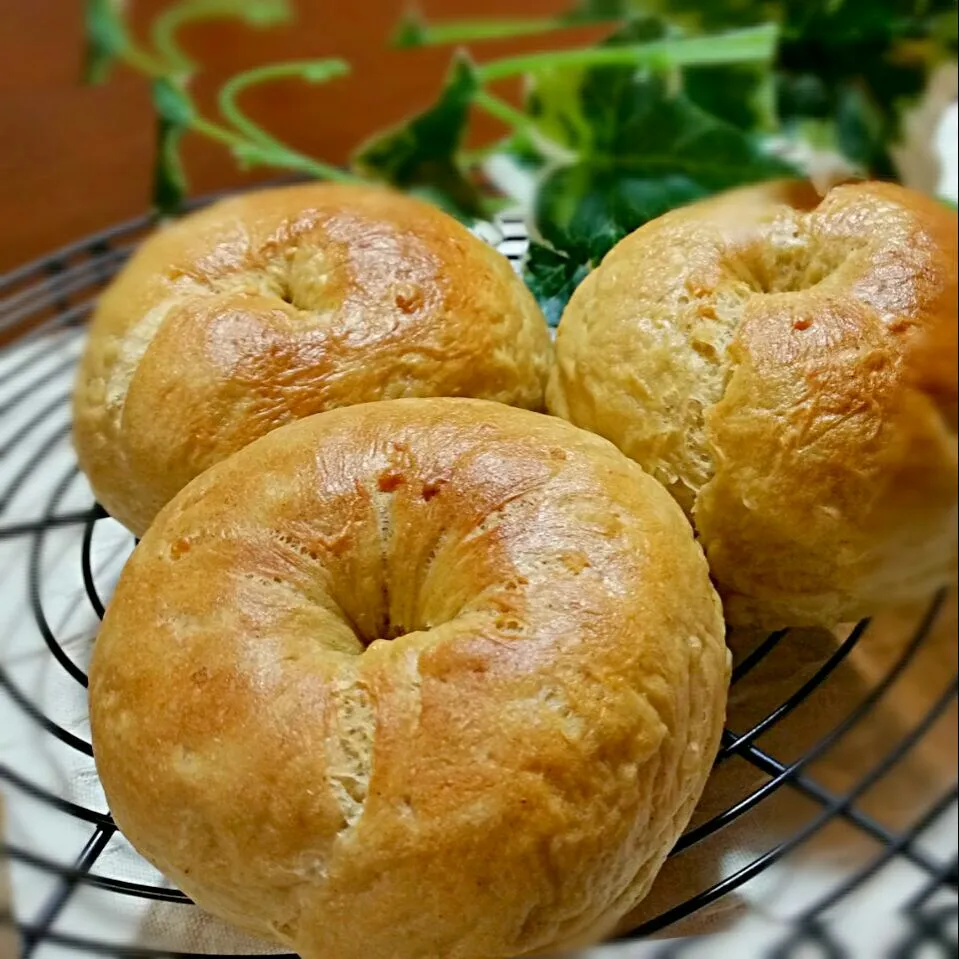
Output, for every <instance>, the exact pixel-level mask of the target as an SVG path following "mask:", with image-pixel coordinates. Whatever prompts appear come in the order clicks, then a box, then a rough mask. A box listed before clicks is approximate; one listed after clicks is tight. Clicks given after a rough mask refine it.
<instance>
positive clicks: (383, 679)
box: [90, 399, 729, 959]
mask: <svg viewBox="0 0 959 959" xmlns="http://www.w3.org/2000/svg"><path fill="white" fill-rule="evenodd" d="M728 675H729V663H728V653H727V650H726V647H725V644H724V638H723V623H722V618H721V610H720V605H719V599H718V597H717V595H716V593H715V591H714V590H713V588H712V586H711V584H710V582H709V577H708V571H707V567H706V562H705V559H704V557H703V554H702V551H701V550H700V548H699V546H698V545H697V544H696V542H695V540H694V537H693V533H692V530H691V528H690V526H689V524H688V522H687V521H686V519H685V517H684V516H683V513H682V511H681V510H680V509H679V507H678V506H677V505H676V504H675V502H674V501H673V500H672V499H671V498H670V497H669V496H668V495H667V493H666V492H665V491H664V490H663V489H662V487H661V486H660V485H659V484H658V483H656V482H655V481H654V480H652V479H650V478H649V477H648V476H647V475H646V474H645V473H644V472H643V471H642V470H641V469H640V468H639V467H638V466H636V464H635V463H633V462H631V461H630V460H628V459H627V458H626V457H624V456H623V455H622V454H621V453H620V452H619V451H618V450H617V449H616V448H615V447H614V446H613V445H612V444H611V443H609V442H607V441H606V440H604V439H602V438H600V437H597V436H594V435H592V434H590V433H587V432H585V431H582V430H579V429H577V428H575V427H573V426H571V425H570V424H568V423H565V422H563V421H562V420H559V419H556V418H553V417H547V416H543V415H541V414H536V413H532V412H527V411H523V410H519V409H513V408H509V407H507V406H503V405H501V404H496V403H490V402H485V401H481V400H470V399H401V400H394V401H387V402H381V403H371V404H365V405H358V406H351V407H348V408H344V409H340V410H336V411H333V412H330V413H323V414H321V415H318V416H314V417H308V418H305V419H302V420H300V421H299V422H297V423H294V424H291V425H288V426H284V427H282V428H280V429H278V430H276V431H274V432H272V433H270V434H269V435H268V436H266V437H264V438H263V439H260V440H258V441H256V442H255V443H253V444H252V445H251V446H249V447H247V448H246V449H244V450H243V451H241V452H239V453H237V454H236V455H234V456H232V457H230V458H229V459H227V460H225V461H223V462H221V463H219V464H218V465H216V466H214V467H213V468H212V469H210V470H208V471H207V472H205V473H204V474H203V475H202V476H200V477H199V478H197V479H196V480H194V481H193V482H191V483H190V484H189V485H188V486H187V487H186V488H185V489H184V490H183V491H182V492H181V493H180V494H179V495H178V496H176V497H175V498H174V500H173V501H172V502H171V503H170V504H169V505H168V506H167V507H166V508H165V509H164V510H163V511H162V512H161V514H160V516H159V517H158V519H157V521H156V522H155V523H154V524H153V526H152V527H151V529H150V530H149V531H148V532H147V534H146V536H145V537H144V538H143V540H142V542H141V543H140V545H139V546H138V548H137V549H136V551H135V553H134V555H133V557H132V558H131V560H130V562H129V563H128V565H127V567H126V568H125V570H124V571H123V575H122V577H121V580H120V583H119V585H118V587H117V591H116V594H115V597H114V599H113V601H112V603H111V604H110V607H109V609H108V611H107V614H106V618H105V620H104V623H103V629H102V632H101V634H100V636H99V639H98V641H97V644H96V649H95V653H94V658H93V663H92V667H91V673H90V695H91V709H92V728H93V738H94V747H95V753H96V760H97V765H98V770H99V773H100V776H101V778H102V781H103V785H104V788H105V790H106V793H107V796H108V799H109V803H110V808H111V810H112V811H113V813H114V815H115V817H116V820H117V822H118V824H119V826H120V828H121V829H122V830H123V831H124V833H125V834H126V835H127V836H128V837H129V839H130V841H131V842H132V843H133V844H134V846H135V847H136V848H137V849H138V850H139V851H140V852H141V853H143V854H144V855H145V856H146V857H147V858H148V859H149V860H150V861H152V862H153V863H154V864H156V866H157V867H158V868H159V869H160V870H162V871H163V872H164V873H165V874H166V875H167V876H169V877H170V879H171V880H173V881H174V882H175V883H176V884H177V885H178V886H179V887H180V888H182V889H183V890H184V891H185V892H187V893H188V894H189V895H190V896H192V897H193V898H194V899H195V900H196V901H197V902H198V903H199V904H200V905H201V906H202V907H203V908H205V909H207V910H209V911H211V912H213V913H215V914H217V915H219V916H221V917H223V918H225V919H228V920H231V921H233V922H234V923H236V924H237V925H239V926H242V927H243V928H245V929H247V930H249V931H250V932H253V933H255V934H259V935H261V936H267V937H272V938H273V939H275V940H276V941H278V942H279V943H282V944H283V945H284V946H285V947H288V948H290V949H293V950H295V951H297V952H298V953H300V954H301V955H303V956H306V957H308V959H330V957H337V959H397V957H403V959H437V957H441V956H442V957H444V959H509V957H514V956H519V955H524V954H531V953H535V952H540V951H546V950H550V949H555V948H559V947H560V946H565V945H575V944H578V943H581V942H586V941H590V940H592V939H595V938H596V937H598V936H600V935H602V934H604V933H606V932H608V931H609V930H611V929H612V928H613V926H614V925H615V923H616V921H617V919H618V918H620V917H621V916H622V915H624V914H625V913H626V912H627V911H628V910H630V909H631V908H633V907H634V906H635V905H636V903H637V902H638V901H639V900H640V899H641V898H642V897H643V896H644V895H645V893H646V891H647V890H648V888H649V886H650V883H651V882H652V880H653V877H654V876H655V874H656V872H657V871H658V869H659V868H660V866H661V865H662V862H663V860H664V858H665V856H666V853H667V852H668V850H669V849H670V848H671V847H672V845H673V844H674V842H675V841H676V839H677V837H678V836H679V835H680V833H681V831H682V829H683V828H684V826H685V825H686V823H687V821H688V819H689V817H690V814H691V813H692V810H693V807H694V805H695V803H696V802H697V800H698V798H699V796H700V793H701V791H702V788H703V785H704V783H705V780H706V776H707V774H708V772H709V769H710V766H711V763H712V760H713V758H714V757H715V754H716V750H717V747H718V742H719V736H720V732H721V728H722V722H723V716H724V709H725V700H726V688H727V682H728Z"/></svg>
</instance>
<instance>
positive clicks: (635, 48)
mask: <svg viewBox="0 0 959 959" xmlns="http://www.w3.org/2000/svg"><path fill="white" fill-rule="evenodd" d="M777 36H778V32H777V29H776V27H775V25H773V24H769V25H764V26H761V27H751V28H749V29H746V30H735V31H731V32H729V33H724V34H719V35H717V36H710V37H690V38H688V39H678V40H657V41H654V42H652V43H639V44H631V45H629V46H622V47H586V48H582V49H576V50H550V51H544V52H542V53H529V54H525V55H522V56H517V57H507V58H506V59H504V60H494V61H493V62H492V63H485V64H481V65H480V66H478V67H477V68H476V72H477V75H478V76H479V78H480V80H481V81H482V82H483V83H489V82H490V81H492V80H501V79H503V78H504V77H512V76H516V75H517V74H521V73H535V72H536V71H537V70H543V69H553V68H561V67H597V66H623V65H626V66H628V65H633V66H651V67H663V68H665V67H676V66H693V65H695V66H702V65H706V64H718V63H745V62H749V61H762V60H768V59H770V58H771V57H772V56H773V54H774V53H775V50H776V40H777Z"/></svg>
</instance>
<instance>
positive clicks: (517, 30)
mask: <svg viewBox="0 0 959 959" xmlns="http://www.w3.org/2000/svg"><path fill="white" fill-rule="evenodd" d="M416 26H417V34H416V40H415V43H412V44H410V45H411V46H421V47H432V46H441V45H443V44H451V43H471V42H473V41H482V40H504V39H508V38H509V37H525V36H530V35H532V34H537V33H549V32H551V31H553V30H559V29H562V28H563V27H565V26H569V24H566V23H563V22H562V21H561V20H557V19H556V18H554V17H539V18H503V19H500V20H449V21H447V22H445V23H443V22H440V23H422V24H417V25H416Z"/></svg>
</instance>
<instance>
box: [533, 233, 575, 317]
mask: <svg viewBox="0 0 959 959" xmlns="http://www.w3.org/2000/svg"><path fill="white" fill-rule="evenodd" d="M587 273H589V266H588V265H587V264H585V263H579V262H577V261H576V260H573V259H571V258H570V257H569V256H567V255H566V254H564V253H560V252H558V251H557V250H553V249H550V247H548V246H545V245H544V244H542V243H537V242H536V241H535V240H534V241H532V242H531V243H530V245H529V250H528V251H527V254H526V260H525V262H524V264H523V277H524V279H525V280H526V285H527V286H528V287H529V288H530V291H531V292H532V294H533V296H535V297H536V300H537V302H538V303H539V305H540V309H541V310H542V311H543V315H544V316H545V317H546V322H547V323H548V324H549V325H550V326H552V327H555V326H558V325H559V321H560V317H561V316H562V315H563V310H564V309H565V308H566V304H567V303H568V302H569V298H570V297H571V296H572V295H573V291H574V290H575V289H576V287H577V286H579V284H580V283H582V281H583V280H584V279H585V277H586V275H587Z"/></svg>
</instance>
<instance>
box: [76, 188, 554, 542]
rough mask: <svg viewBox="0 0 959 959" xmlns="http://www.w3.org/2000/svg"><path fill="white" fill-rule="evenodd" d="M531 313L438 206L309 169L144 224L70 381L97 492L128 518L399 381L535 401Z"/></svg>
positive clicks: (528, 300) (439, 392)
mask: <svg viewBox="0 0 959 959" xmlns="http://www.w3.org/2000/svg"><path fill="white" fill-rule="evenodd" d="M549 350H550V341H549V333H548V330H547V327H546V323H545V320H544V319H543V317H542V314H541V313H540V311H539V309H538V307H537V306H536V303H535V301H534V300H533V298H532V296H531V295H530V294H529V293H528V292H527V290H526V288H525V286H524V285H523V283H522V281H521V280H520V279H519V278H518V277H517V276H516V275H515V274H514V272H513V270H512V269H511V267H510V265H509V262H508V261H507V260H506V259H505V258H504V257H503V256H501V255H500V254H499V253H498V252H496V251H495V250H493V249H492V248H490V247H489V246H488V245H487V244H485V243H484V242H483V241H481V240H480V239H478V238H477V237H475V236H473V234H471V233H470V232H469V231H468V230H467V229H466V228H465V227H463V226H462V225H460V224H459V223H457V222H456V221H455V220H453V219H452V218H451V217H449V216H447V215H446V214H445V213H443V212H441V211H440V210H438V209H436V208H434V207H431V206H429V205H427V204H425V203H422V202H420V201H419V200H415V199H413V198H410V197H406V196H402V195H400V194H397V193H394V192H392V191H388V190H385V189H380V188H378V187H354V186H341V185H331V184H318V183H311V184H307V185H303V186H293V187H284V188H280V189H270V190H262V191H260V192H255V193H250V194H247V195H243V196H239V197H236V198H232V199H228V200H224V201H222V202H219V203H217V204H215V205H213V206H211V207H209V208H207V209H205V210H203V211H201V212H199V213H194V214H192V215H190V216H187V217H184V218H183V219H182V220H180V221H178V222H176V223H174V224H173V225H171V226H168V227H166V228H165V229H161V230H160V231H159V232H158V233H156V234H155V235H153V236H152V237H151V238H149V239H148V240H147V241H146V242H145V243H144V244H143V245H142V246H141V247H140V249H139V250H138V251H137V253H136V254H135V255H134V256H133V258H132V260H131V261H130V263H129V264H128V265H127V266H126V267H125V269H124V270H123V271H122V272H121V273H120V275H119V276H118V277H117V278H116V280H115V281H114V282H113V284H112V285H111V286H110V288H109V289H108V290H107V291H106V292H105V293H104V294H103V296H102V297H101V299H100V303H99V305H98V308H97V311H96V314H95V316H94V318H93V323H92V327H91V330H90V336H89V340H88V342H87V346H86V352H85V355H84V357H83V361H82V363H81V366H80V371H79V379H78V381H77V386H76V392H75V397H74V424H75V425H74V441H75V446H76V450H77V455H78V458H79V461H80V466H81V468H82V469H83V471H84V472H85V473H86V475H87V477H88V479H89V480H90V484H91V486H92V487H93V491H94V493H95V494H96V496H97V498H98V500H99V501H100V502H101V503H102V504H103V506H104V507H105V508H106V509H107V510H108V512H110V513H111V515H113V516H114V517H115V518H116V519H118V520H119V521H120V522H122V523H123V524H124V525H126V526H127V527H129V528H130V529H131V530H132V531H133V532H134V533H137V534H141V533H142V532H143V531H144V530H145V529H146V527H147V526H148V525H149V524H150V522H151V521H152V519H153V517H154V516H155V515H156V513H157V511H158V510H159V509H160V507H161V506H163V504H164V503H166V502H167V501H168V500H169V499H170V498H171V497H172V496H173V495H174V493H176V492H177V491H178V490H179V489H181V488H182V487H183V486H185V485H186V484H187V483H188V482H189V481H190V480H191V479H192V478H193V477H194V476H196V475H197V474H199V473H200V472H202V471H203V470H204V469H206V468H207V467H208V466H210V465H212V464H213V463H215V462H217V461H218V460H220V459H223V457H225V456H227V455H229V454H230V453H232V452H234V451H235V450H238V449H240V448H241V447H243V446H245V445H246V444H247V443H249V442H251V441H252V440H254V439H256V438H258V437H260V436H262V435H263V434H264V433H266V432H268V431H269V430H272V429H275V428H276V427H277V426H280V425H282V424H283V423H288V422H290V421H291V420H295V419H299V418H300V417H302V416H307V415H310V414H312V413H318V412H322V411H323V410H328V409H332V408H333V407H338V406H347V405H350V404H353V403H364V402H367V401H371V400H383V399H390V398H395V397H403V396H475V397H482V398H484V399H490V400H496V401H498V402H501V403H509V404H512V405H516V406H523V407H529V408H534V409H535V408H541V407H542V402H543V386H544V385H545V380H546V375H547V368H548V363H549Z"/></svg>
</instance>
